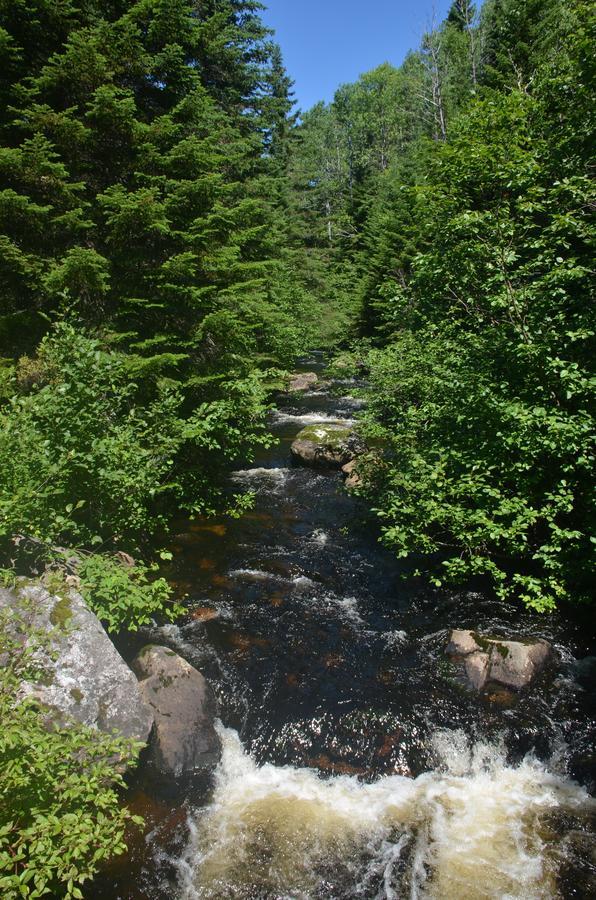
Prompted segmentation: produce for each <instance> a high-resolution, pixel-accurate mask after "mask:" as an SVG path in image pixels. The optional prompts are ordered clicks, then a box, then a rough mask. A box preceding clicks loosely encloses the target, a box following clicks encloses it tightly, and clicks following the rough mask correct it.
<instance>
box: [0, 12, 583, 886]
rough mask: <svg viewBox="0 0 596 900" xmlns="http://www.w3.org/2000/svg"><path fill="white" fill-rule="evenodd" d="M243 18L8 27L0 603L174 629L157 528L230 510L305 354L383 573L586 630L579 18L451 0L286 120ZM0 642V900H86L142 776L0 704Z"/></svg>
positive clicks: (280, 71)
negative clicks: (81, 763)
mask: <svg viewBox="0 0 596 900" xmlns="http://www.w3.org/2000/svg"><path fill="white" fill-rule="evenodd" d="M260 9H262V7H261V4H260V3H258V2H255V0H205V2H197V0H0V45H1V48H2V60H3V65H2V78H1V81H0V173H1V174H0V178H1V184H0V247H1V254H0V279H1V285H2V286H1V300H0V459H1V461H2V462H1V466H0V565H1V566H2V567H3V568H2V581H3V583H4V584H5V585H11V584H13V583H14V580H15V578H17V577H23V576H31V575H37V576H39V575H42V574H44V573H45V574H44V577H45V578H46V579H64V578H66V579H68V578H76V579H77V581H76V583H77V585H78V586H79V588H80V590H81V592H82V594H83V596H84V597H85V598H86V600H87V602H88V603H89V605H90V606H91V607H92V609H93V610H94V611H95V613H96V614H97V615H98V616H99V617H100V618H101V620H102V621H103V622H104V623H105V625H106V627H107V628H108V629H109V630H111V631H118V630H119V629H122V628H129V629H134V628H137V627H139V626H140V625H142V624H144V623H146V622H148V621H150V620H151V618H152V617H153V616H154V615H156V614H160V615H162V616H165V617H170V618H174V617H175V616H176V615H177V614H178V611H179V608H178V607H177V605H176V604H174V603H172V602H171V600H170V594H171V592H170V588H169V586H168V584H167V582H166V581H165V580H164V579H163V578H161V577H158V576H159V572H158V563H159V560H160V557H161V558H165V557H167V555H168V553H167V551H164V550H162V549H161V547H162V546H163V545H164V543H166V540H165V538H164V534H166V533H167V526H168V522H169V521H170V520H171V518H172V516H173V515H174V514H176V513H178V512H180V511H181V510H184V511H185V512H186V513H188V514H201V515H203V514H210V513H214V512H215V511H221V510H222V509H225V511H226V512H228V513H229V514H230V515H238V514H240V513H241V511H242V510H243V509H245V508H246V506H247V505H248V504H250V502H251V498H250V496H247V495H243V494H241V493H240V494H238V495H237V496H235V497H233V498H230V496H229V493H227V492H226V491H225V490H224V488H223V486H224V484H225V476H226V473H227V472H228V471H229V469H230V468H231V466H232V463H233V462H234V461H236V460H238V459H246V458H248V457H250V454H251V452H252V451H253V450H254V449H255V448H256V447H258V446H259V445H260V444H266V443H267V442H268V441H270V440H271V436H270V433H269V431H268V429H267V427H266V412H267V409H268V407H269V404H270V402H271V401H270V398H271V392H272V390H273V389H275V388H276V387H279V385H280V384H282V383H283V378H284V373H285V372H287V371H288V370H289V369H291V367H292V365H293V362H294V361H295V360H296V359H297V358H298V357H299V356H300V354H302V353H304V352H305V351H306V350H308V349H309V348H317V349H322V350H325V351H326V352H328V353H329V354H330V356H334V357H335V360H336V361H335V365H336V366H339V367H340V368H341V369H342V371H344V372H349V371H350V368H351V367H354V371H356V370H358V371H362V370H364V371H366V373H367V380H368V383H369V387H368V389H367V395H368V401H369V402H368V406H367V410H366V413H365V416H364V419H363V424H362V431H363V436H364V438H365V439H366V440H367V441H368V442H369V445H370V446H371V447H375V448H377V449H375V450H374V451H371V452H370V453H369V454H368V455H366V456H365V457H364V459H363V463H362V466H361V474H362V484H361V486H360V487H359V488H358V491H359V492H360V493H361V494H362V496H363V497H364V498H366V500H367V502H368V503H369V506H370V508H371V509H373V510H374V511H375V514H376V515H377V517H378V519H379V522H380V526H381V532H382V540H383V541H384V542H385V543H386V544H387V545H388V546H389V547H391V548H392V549H393V550H394V551H395V553H396V554H397V555H399V556H402V557H404V558H408V559H409V560H412V561H413V567H414V568H420V569H421V570H423V571H424V572H425V573H426V574H427V576H428V577H429V578H430V579H431V580H432V581H433V582H434V583H435V584H437V585H441V584H442V583H443V582H444V581H446V580H448V581H460V582H461V581H463V580H465V579H467V578H470V577H471V576H481V577H483V578H485V579H488V580H489V581H490V582H491V584H492V585H493V586H494V589H495V590H496V591H497V592H498V593H499V595H500V596H501V597H503V598H508V599H510V600H511V602H512V603H518V604H522V605H523V604H525V606H527V607H530V608H532V609H534V610H536V611H537V612H543V613H544V612H548V611H549V610H551V609H553V608H554V607H555V606H557V605H559V606H561V605H562V606H563V607H565V605H566V604H569V603H583V602H586V601H588V600H589V599H590V588H591V574H592V572H593V566H594V544H595V542H596V538H594V536H593V535H594V518H595V516H594V505H593V493H592V485H593V480H594V470H595V466H594V419H593V412H594V407H593V397H594V387H595V385H596V378H595V376H594V369H593V364H592V362H591V361H592V360H593V353H594V312H593V305H592V304H593V296H592V286H593V283H594V282H593V238H594V228H593V223H592V219H591V216H592V214H593V210H594V205H595V199H594V191H593V183H592V172H591V168H590V166H591V139H592V137H593V133H594V90H593V88H594V55H593V47H594V39H595V37H596V35H595V13H594V8H593V5H592V4H591V3H589V2H587V0H486V2H485V3H484V5H483V6H482V8H481V9H479V8H476V7H475V6H474V5H473V4H472V3H469V2H468V0H455V2H454V3H453V4H452V6H451V9H450V11H449V14H448V16H447V18H446V19H445V21H443V22H441V23H435V24H434V25H433V27H432V28H431V29H430V30H429V31H428V33H426V34H425V35H424V36H423V38H422V41H421V44H420V46H419V48H418V49H415V50H413V51H412V52H411V53H410V54H409V55H408V56H407V58H406V59H405V61H404V62H403V64H402V65H401V66H400V67H399V68H396V67H393V66H391V65H389V64H388V63H383V64H381V65H380V66H379V67H378V68H376V69H374V70H373V71H370V72H367V73H365V74H363V75H362V76H361V78H360V79H359V80H358V81H357V82H356V83H354V84H347V85H343V86H341V87H340V88H339V89H338V91H337V93H336V95H335V98H334V100H333V102H332V103H330V104H324V103H320V104H318V105H316V106H315V107H314V108H313V109H311V110H308V111H303V112H302V113H300V114H298V113H297V111H296V109H295V103H294V101H293V94H292V82H291V78H290V77H289V75H288V73H287V72H286V70H285V68H284V64H283V60H282V57H281V52H280V49H279V47H278V46H277V45H276V43H275V42H274V38H273V36H272V35H271V33H270V32H268V30H267V29H266V28H265V27H264V25H263V24H262V22H261V19H260V18H259V10H260ZM378 448H381V449H380V450H379V449H378ZM133 560H134V563H133V564H131V563H132V561H133ZM5 624H6V623H5ZM13 625H14V623H13ZM19 628H20V629H25V628H26V622H25V621H23V622H20V623H18V628H17V630H18V629H19ZM5 635H7V636H6V637H4V638H3V639H1V640H3V641H4V644H5V645H6V646H4V645H2V644H1V643H0V652H2V653H3V654H5V655H6V658H7V659H8V663H7V665H6V666H5V667H4V668H3V672H2V677H1V680H0V723H1V727H0V759H2V767H3V769H4V772H5V773H6V777H4V778H3V785H2V787H1V788H0V791H1V793H2V798H3V802H2V811H1V812H0V888H1V892H2V894H3V896H6V897H19V896H23V897H28V896H30V897H37V896H43V895H44V893H47V892H48V891H54V892H56V891H58V895H59V896H66V897H81V896H82V893H81V891H80V884H81V883H83V882H84V881H85V880H86V879H88V878H89V877H91V876H92V875H93V874H94V872H95V871H96V870H97V868H98V866H99V865H100V864H101V862H102V860H103V859H104V858H106V857H108V856H109V855H110V854H112V853H117V852H119V850H120V849H121V847H122V841H123V834H124V830H125V828H126V826H127V818H128V816H129V814H128V812H127V811H126V810H125V809H123V808H122V807H121V806H120V803H119V799H118V793H117V788H118V784H120V783H121V782H122V776H121V774H120V772H121V767H119V765H118V764H116V763H114V758H119V756H121V755H122V754H126V755H127V756H130V757H132V756H134V754H135V753H136V752H137V751H136V750H135V748H134V747H131V746H130V745H125V742H122V741H120V740H116V739H112V738H110V737H107V736H106V737H102V738H101V739H99V738H98V737H97V735H96V734H92V733H90V732H89V731H86V730H85V729H83V728H81V729H69V730H68V731H67V732H63V731H58V732H55V731H54V732H48V731H47V730H46V729H45V728H44V726H43V722H42V720H41V718H40V715H39V713H38V712H37V711H36V709H35V707H34V706H33V705H30V704H19V705H16V706H15V702H14V697H15V692H17V690H18V685H19V684H20V681H21V679H22V678H23V675H24V673H25V672H27V671H29V668H30V667H31V666H34V664H35V660H34V658H33V657H34V654H23V653H20V652H17V649H18V647H19V646H20V644H19V642H18V640H16V639H15V638H14V629H13V630H11V629H10V628H6V629H5ZM39 640H43V636H40V637H39ZM65 734H67V735H68V736H67V737H65ZM65 741H68V744H69V747H70V748H71V750H72V753H79V754H82V756H83V757H85V758H86V759H87V760H88V761H89V760H90V761H91V762H90V763H89V764H88V765H87V766H86V767H79V769H78V770H75V769H70V770H69V769H68V767H66V768H65V764H64V759H65V751H64V746H65ZM91 763H92V764H91ZM90 772H91V774H89V773H90ZM64 834H68V846H69V852H68V853H64V852H63V851H62V852H60V853H58V851H57V849H56V848H57V847H59V846H62V839H63V835H64ZM57 886H59V887H57Z"/></svg>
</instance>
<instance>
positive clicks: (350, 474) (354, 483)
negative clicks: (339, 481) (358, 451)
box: [341, 459, 362, 489]
mask: <svg viewBox="0 0 596 900" xmlns="http://www.w3.org/2000/svg"><path fill="white" fill-rule="evenodd" d="M341 470H342V472H343V473H344V475H345V476H346V481H345V485H346V487H347V488H348V489H352V488H357V487H359V486H360V485H361V484H362V478H361V477H360V475H359V474H358V471H357V470H358V461H357V460H356V459H351V460H350V462H349V463H346V464H345V466H342V467H341Z"/></svg>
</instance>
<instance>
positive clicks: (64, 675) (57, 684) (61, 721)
mask: <svg viewBox="0 0 596 900" xmlns="http://www.w3.org/2000/svg"><path fill="white" fill-rule="evenodd" d="M2 607H4V608H5V609H7V610H9V611H11V612H12V613H13V614H16V615H18V616H21V617H24V618H25V619H26V621H27V623H28V628H27V631H28V632H29V633H31V631H36V632H38V633H40V634H42V635H45V636H46V637H47V646H44V647H42V648H40V649H39V650H36V651H35V657H34V658H35V661H36V664H38V665H39V667H40V669H43V676H42V677H41V678H40V680H39V681H36V682H28V681H26V682H23V684H22V686H21V689H22V694H23V695H26V696H32V697H35V698H36V699H37V700H38V701H39V702H40V703H41V704H42V705H43V706H44V707H45V708H46V709H47V720H48V723H49V724H52V725H54V726H59V727H66V726H68V724H69V723H70V722H72V721H75V722H79V723H81V724H83V725H88V726H90V727H92V728H98V729H99V730H101V731H105V732H113V731H115V732H117V733H118V734H119V735H122V736H123V737H127V738H134V739H135V740H138V741H146V740H147V738H148V736H149V733H150V731H151V728H152V725H153V713H152V710H151V708H150V706H149V705H148V704H147V703H145V701H144V700H143V697H142V695H141V692H140V690H139V686H138V683H137V680H136V678H135V676H134V675H133V673H132V672H131V670H130V669H129V668H128V666H127V665H126V663H125V662H124V660H123V659H122V657H121V656H120V654H119V653H118V651H117V650H116V648H115V647H114V645H113V643H112V641H111V640H110V638H109V637H108V635H107V634H106V632H105V631H104V629H103V627H102V625H101V622H100V621H99V619H98V618H97V616H96V615H95V614H94V613H92V612H91V610H90V609H89V608H88V607H87V605H86V604H85V602H84V600H83V598H82V597H81V596H80V595H79V594H77V593H76V591H74V590H72V589H70V590H65V591H64V592H63V593H61V595H60V596H56V595H53V594H50V593H49V592H48V591H47V590H46V588H45V587H43V586H42V585H39V584H31V585H27V586H26V587H23V588H19V589H17V590H14V591H7V590H2V591H0V609H1V608H2ZM21 639H22V640H23V641H24V640H25V639H26V638H25V636H24V635H21ZM28 640H29V641H30V640H31V639H30V638H29V639H28Z"/></svg>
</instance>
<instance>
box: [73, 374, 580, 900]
mask: <svg viewBox="0 0 596 900" xmlns="http://www.w3.org/2000/svg"><path fill="white" fill-rule="evenodd" d="M313 367H320V363H319V361H318V360H317V359H315V360H312V361H308V362H307V363H306V368H308V369H310V368H313ZM344 387H345V393H346V394H349V391H350V390H351V389H352V386H351V385H350V384H347V385H345V386H344ZM358 407H359V403H358V401H354V400H352V399H350V397H349V396H347V397H344V398H343V399H341V398H338V397H337V396H334V394H333V392H329V393H325V392H321V391H314V392H311V393H310V394H308V395H305V396H304V397H303V398H300V399H299V400H291V401H288V400H287V399H286V400H283V401H281V402H280V406H279V409H278V411H277V412H275V413H274V414H272V417H271V429H272V431H273V433H274V434H275V435H276V436H277V437H278V438H279V442H278V443H277V444H276V445H275V446H274V447H272V448H271V449H269V450H267V451H263V452H262V453H261V454H260V455H259V458H258V459H257V460H255V461H254V462H252V463H250V464H246V463H245V464H243V465H242V466H239V468H238V471H237V472H235V473H234V474H233V475H232V478H231V484H230V490H231V491H236V492H238V491H240V490H246V489H249V490H253V491H254V492H255V506H254V509H253V510H251V511H249V512H248V513H246V514H245V515H244V516H243V517H242V518H240V519H238V520H233V519H227V520H222V521H199V522H197V521H193V522H182V523H178V525H177V528H176V530H175V533H173V534H172V538H171V546H172V549H173V551H174V561H173V563H172V565H171V568H170V570H169V572H168V575H169V577H170V578H171V580H172V582H173V583H174V584H175V585H176V587H177V589H178V590H179V592H180V595H187V597H186V600H185V602H186V604H187V606H188V610H189V612H188V616H187V617H186V618H185V619H184V621H182V622H180V623H178V624H177V625H175V626H167V627H165V628H156V629H154V630H153V633H145V634H144V635H143V636H142V639H143V640H144V641H145V640H147V639H148V638H150V639H154V640H157V641H159V642H161V643H165V644H167V645H168V646H171V647H172V648H173V649H175V650H176V651H177V652H178V653H180V654H181V655H182V656H184V657H185V658H186V659H188V660H189V662H191V663H192V664H194V665H196V666H197V667H198V668H200V669H201V671H203V672H204V674H205V675H206V676H207V677H208V678H209V680H210V681H211V683H212V685H213V687H214V690H215V692H216V695H217V698H218V702H219V710H220V717H221V722H222V727H221V734H222V742H223V747H224V755H223V759H222V763H221V764H220V766H219V767H218V769H217V771H216V772H215V773H214V774H213V776H211V777H210V776H205V775H200V776H198V775H197V777H195V778H187V779H185V780H183V781H180V782H177V783H175V782H172V781H171V780H166V779H164V778H162V777H160V776H159V775H158V774H157V773H153V772H152V771H151V769H150V767H149V766H148V765H145V766H143V767H142V769H141V770H140V772H139V773H138V775H137V776H136V778H135V784H134V785H132V786H131V794H130V802H131V805H132V806H133V807H134V809H135V811H136V812H141V813H142V814H143V815H145V817H146V820H147V827H146V829H145V831H144V832H143V833H139V834H137V835H136V836H134V838H133V839H132V843H131V851H130V853H129V854H128V855H127V856H126V857H124V858H122V859H121V860H120V861H118V862H117V863H115V864H114V865H112V866H111V867H110V869H109V871H106V872H105V873H104V874H103V875H102V877H101V878H100V879H98V880H97V882H96V884H95V885H94V886H93V888H91V889H89V890H88V892H87V896H88V897H90V898H91V897H93V898H102V900H103V898H106V900H108V898H109V900H114V898H123V900H124V898H126V900H133V898H135V900H137V898H148V900H165V898H181V900H182V898H185V900H190V898H251V900H253V898H262V900H265V898H271V900H273V898H280V900H281V898H351V897H362V898H387V900H391V898H426V897H429V898H431V897H432V898H454V900H455V898H457V900H463V898H472V900H474V898H499V900H500V898H518V897H524V898H543V897H544V898H554V897H569V898H571V897H578V898H579V897H589V896H594V893H593V892H594V886H595V885H596V880H594V875H595V872H596V867H595V864H594V855H593V854H594V841H593V830H592V826H593V821H592V820H593V816H594V806H593V801H592V800H591V798H590V792H591V791H593V790H594V780H593V779H594V774H595V771H594V761H595V758H594V733H595V728H594V725H595V722H596V711H595V708H594V692H593V689H594V667H593V666H591V664H590V663H589V662H586V661H585V660H586V658H587V657H589V656H590V655H591V654H594V642H593V637H592V634H593V633H592V632H591V628H590V626H589V621H588V619H587V617H582V616H580V615H579V614H577V613H574V614H572V615H571V616H569V615H567V614H566V615H553V616H548V617H539V616H535V615H531V614H529V613H526V612H520V610H519V609H517V608H515V607H513V606H511V605H507V604H503V603H500V602H499V601H497V600H496V599H495V598H494V596H492V594H491V593H490V592H489V591H488V590H486V589H483V587H482V586H478V585H475V586H474V587H473V588H469V589H467V590H460V591H450V592H447V591H445V592H438V591H436V590H431V589H429V588H428V587H426V586H425V585H424V584H423V583H421V582H418V581H416V580H415V579H411V578H410V579H409V580H404V579H403V577H402V576H403V574H404V571H405V570H404V567H403V565H402V564H400V563H398V562H397V561H396V560H395V559H394V558H393V557H392V555H391V554H390V553H389V552H388V551H386V550H384V549H383V548H382V547H381V546H380V545H379V543H378V531H377V528H376V526H375V523H374V521H371V518H370V516H369V515H368V514H367V511H366V509H365V507H364V506H363V505H362V504H361V503H360V502H359V501H358V500H356V499H355V498H354V497H351V496H350V495H348V494H347V493H346V491H345V490H344V488H343V484H342V481H341V477H340V476H339V474H338V473H335V472H323V471H313V470H309V469H303V468H295V467H293V466H292V463H291V459H290V452H289V448H290V443H291V441H292V439H293V438H294V437H295V435H296V433H297V432H298V431H299V429H300V428H301V427H302V426H303V425H304V424H308V423H311V422H313V421H317V420H321V419H323V420H326V419H327V418H331V419H337V418H341V419H349V418H352V417H354V416H357V414H358ZM450 628H474V629H477V630H479V631H487V632H491V633H497V634H504V635H508V634H510V635H512V636H513V635H523V636H540V637H545V638H547V639H548V640H550V641H551V642H552V643H553V644H554V645H555V647H556V649H557V651H558V656H559V663H558V666H557V668H556V671H554V672H552V671H551V672H546V673H545V674H544V675H543V676H542V677H541V678H540V679H539V680H538V681H537V682H536V683H535V684H534V685H533V686H532V687H531V688H530V689H528V690H527V691H525V692H522V693H521V694H520V695H519V696H518V697H516V698H513V699H512V698H511V697H510V696H504V695H503V696H500V695H494V696H493V697H482V698H481V697H478V696H476V695H471V694H469V693H467V692H466V691H464V690H463V689H462V687H461V686H460V685H458V684H456V683H454V682H453V681H452V680H451V678H450V675H449V672H448V671H446V668H445V665H444V647H445V643H446V638H447V633H448V631H449V629H450ZM134 649H135V648H134V646H133V645H132V644H129V645H127V646H126V647H125V648H124V652H125V654H129V655H130V654H132V653H133V652H134ZM578 660H580V661H581V660H584V662H579V664H578V662H577V661H578Z"/></svg>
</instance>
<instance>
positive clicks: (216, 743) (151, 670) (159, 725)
mask: <svg viewBox="0 0 596 900" xmlns="http://www.w3.org/2000/svg"><path fill="white" fill-rule="evenodd" d="M133 669H134V671H135V672H136V673H137V675H138V677H139V679H140V680H139V686H140V689H141V692H142V694H143V696H144V698H145V700H146V702H147V703H148V704H149V705H150V707H151V708H152V710H153V714H154V717H155V732H154V734H153V738H152V741H151V755H152V758H153V760H154V762H155V764H156V766H157V768H158V769H160V771H162V772H166V773H168V774H171V775H175V776H179V775H182V774H184V773H185V772H191V771H193V770H195V769H205V768H210V767H212V766H214V765H216V764H217V763H218V761H219V758H220V755H221V743H220V740H219V736H218V734H217V732H216V730H215V716H216V707H215V698H214V696H213V692H212V690H211V688H210V687H209V685H208V683H207V681H206V680H205V678H204V677H203V675H202V674H201V673H200V672H199V671H197V669H195V668H194V667H193V666H191V665H190V663H187V662H186V660H185V659H182V657H181V656H178V654H177V653H174V651H173V650H169V649H168V648H167V647H160V646H157V645H154V644H150V645H148V646H147V647H145V648H143V650H141V652H140V653H139V655H138V656H137V657H136V659H135V660H134V662H133Z"/></svg>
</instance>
